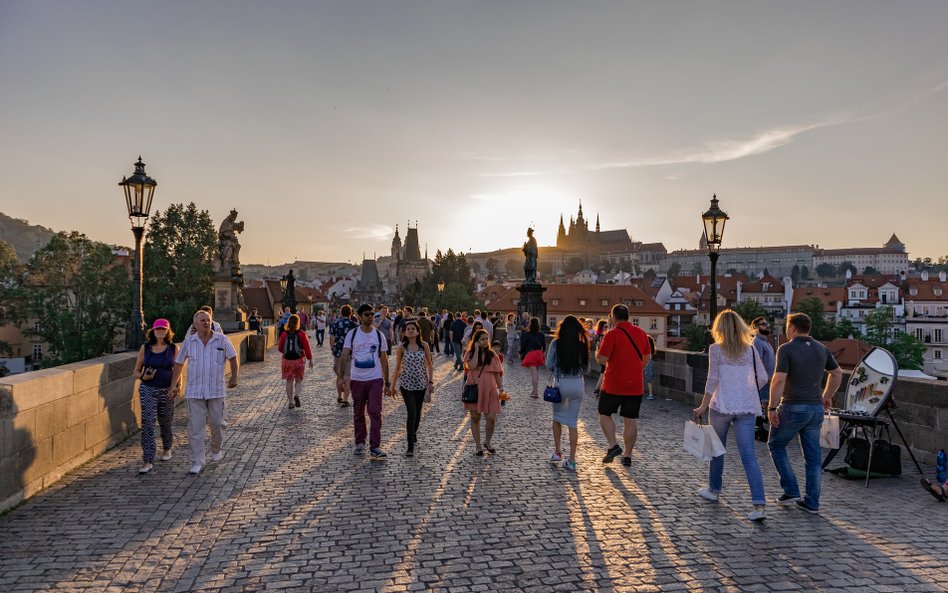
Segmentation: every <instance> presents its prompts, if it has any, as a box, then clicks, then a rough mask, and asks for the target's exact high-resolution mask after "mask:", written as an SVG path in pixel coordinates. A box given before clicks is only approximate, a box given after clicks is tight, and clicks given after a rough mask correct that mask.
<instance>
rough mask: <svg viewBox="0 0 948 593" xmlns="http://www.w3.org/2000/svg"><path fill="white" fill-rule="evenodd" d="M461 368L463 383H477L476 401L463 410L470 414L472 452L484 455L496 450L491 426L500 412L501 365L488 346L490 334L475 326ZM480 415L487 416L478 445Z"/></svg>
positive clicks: (479, 455) (502, 367)
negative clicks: (492, 444) (473, 450)
mask: <svg viewBox="0 0 948 593" xmlns="http://www.w3.org/2000/svg"><path fill="white" fill-rule="evenodd" d="M464 370H465V371H466V372H467V381H466V382H465V383H466V384H467V385H473V384H475V383H476V384H477V403H473V404H464V409H465V410H467V411H468V412H470V413H471V434H472V435H473V436H474V445H475V447H477V450H476V451H475V452H474V455H475V456H477V457H483V456H484V450H485V449H486V450H487V452H488V453H491V454H493V453H496V450H495V449H494V448H493V447H492V446H491V438H492V437H493V436H494V426H495V424H496V421H497V414H499V413H500V389H501V380H500V378H501V376H502V375H503V374H504V365H503V364H502V363H501V362H500V357H498V356H497V353H496V352H494V351H493V350H492V349H491V347H490V336H488V335H487V331H485V330H483V329H479V330H477V331H475V332H474V335H473V336H471V345H470V347H469V348H468V350H467V352H465V354H464ZM481 414H484V415H485V416H486V417H487V427H486V433H485V435H484V446H483V448H481Z"/></svg>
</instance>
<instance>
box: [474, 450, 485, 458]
mask: <svg viewBox="0 0 948 593" xmlns="http://www.w3.org/2000/svg"><path fill="white" fill-rule="evenodd" d="M483 456H484V452H483V451H474V457H483Z"/></svg>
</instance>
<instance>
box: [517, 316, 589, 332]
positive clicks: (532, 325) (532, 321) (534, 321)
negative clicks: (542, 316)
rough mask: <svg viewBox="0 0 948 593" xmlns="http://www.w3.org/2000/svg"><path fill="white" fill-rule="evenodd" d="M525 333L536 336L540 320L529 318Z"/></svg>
mask: <svg viewBox="0 0 948 593" xmlns="http://www.w3.org/2000/svg"><path fill="white" fill-rule="evenodd" d="M574 319H575V317H574ZM576 323H579V322H578V321H577V322H576ZM527 331H529V332H530V333H532V334H538V333H540V320H539V319H537V318H536V317H531V318H530V327H529V328H528V329H527Z"/></svg>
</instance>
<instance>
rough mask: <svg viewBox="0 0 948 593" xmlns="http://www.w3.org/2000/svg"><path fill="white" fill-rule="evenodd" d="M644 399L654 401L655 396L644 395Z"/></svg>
mask: <svg viewBox="0 0 948 593" xmlns="http://www.w3.org/2000/svg"><path fill="white" fill-rule="evenodd" d="M645 399H655V396H654V395H651V394H649V395H646V396H645Z"/></svg>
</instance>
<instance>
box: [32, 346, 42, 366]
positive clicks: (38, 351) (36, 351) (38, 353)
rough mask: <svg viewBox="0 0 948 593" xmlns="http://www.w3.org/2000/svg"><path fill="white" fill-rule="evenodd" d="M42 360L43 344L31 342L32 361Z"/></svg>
mask: <svg viewBox="0 0 948 593" xmlns="http://www.w3.org/2000/svg"><path fill="white" fill-rule="evenodd" d="M38 360H43V345H42V344H33V362H36V361H38Z"/></svg>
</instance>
